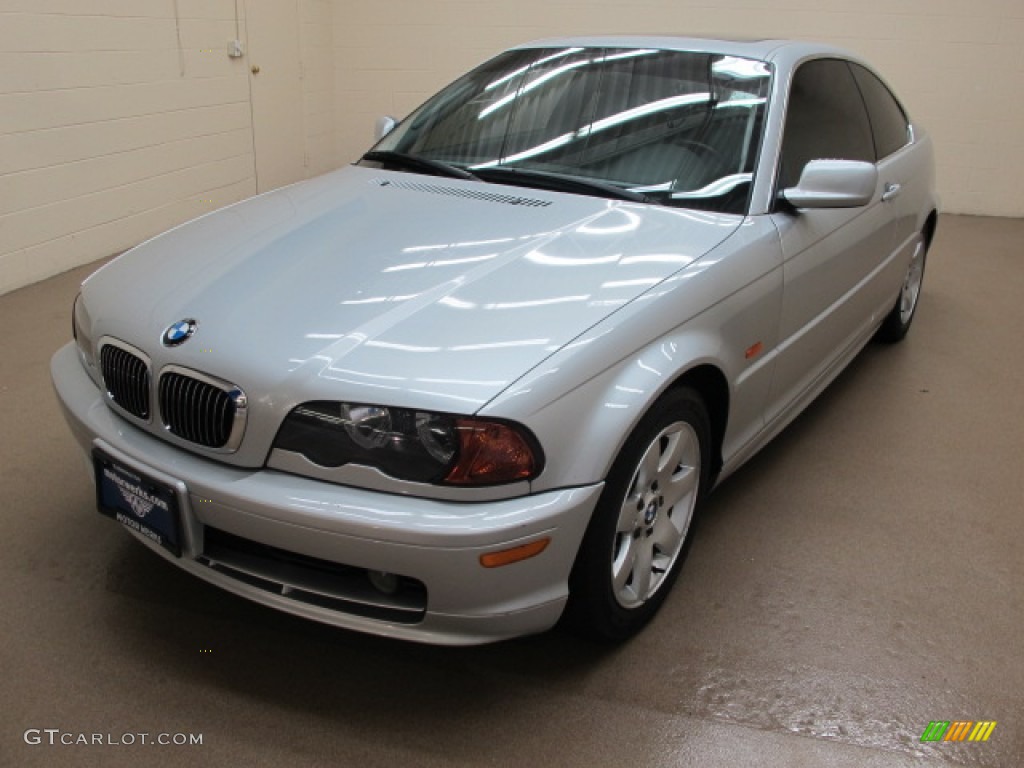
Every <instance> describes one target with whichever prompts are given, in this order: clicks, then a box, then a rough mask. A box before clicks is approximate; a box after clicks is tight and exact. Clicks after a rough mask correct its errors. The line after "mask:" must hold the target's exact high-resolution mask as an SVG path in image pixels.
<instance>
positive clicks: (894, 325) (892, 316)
mask: <svg viewBox="0 0 1024 768" xmlns="http://www.w3.org/2000/svg"><path fill="white" fill-rule="evenodd" d="M926 252H927V248H926V246H925V241H924V238H922V239H921V240H919V241H918V243H917V246H916V247H915V248H914V255H913V256H912V257H911V258H910V265H909V266H908V267H907V272H906V274H905V275H904V277H903V287H902V288H901V289H900V295H899V297H898V298H897V299H896V304H895V305H894V306H893V308H892V309H891V310H890V311H889V314H888V315H886V317H885V320H883V321H882V325H881V326H880V327H879V329H878V333H877V334H875V338H876V339H878V340H879V341H882V342H886V343H888V344H894V343H895V342H897V341H902V340H903V337H904V336H906V335H907V331H909V330H910V323H911V322H912V321H913V320H914V313H915V312H917V302H918V300H919V299H920V298H921V285H922V283H923V282H924V262H925V255H926Z"/></svg>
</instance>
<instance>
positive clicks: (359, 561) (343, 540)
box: [50, 343, 602, 645]
mask: <svg viewBox="0 0 1024 768" xmlns="http://www.w3.org/2000/svg"><path fill="white" fill-rule="evenodd" d="M50 369H51V374H52V377H53V382H54V386H55V388H56V391H57V396H58V400H59V401H60V403H61V406H62V408H63V410H64V416H65V418H66V419H67V422H68V424H69V425H70V427H71V430H72V432H73V433H74V435H75V438H76V439H77V440H78V442H79V444H80V445H81V446H82V448H83V449H84V450H85V451H86V454H87V455H88V454H89V453H91V452H92V450H93V449H94V448H99V449H100V450H102V451H103V452H105V453H106V454H108V455H110V456H111V457H113V458H115V459H116V460H117V461H119V462H121V463H122V464H124V465H127V466H129V467H133V468H135V469H136V470H137V471H141V472H144V473H146V474H148V475H150V476H152V477H155V478H158V479H160V480H162V481H164V482H166V483H168V484H169V485H173V486H175V487H176V488H178V489H179V493H178V497H179V506H180V508H181V514H182V528H183V535H184V542H183V547H182V550H183V551H182V555H181V557H175V556H174V555H172V554H170V553H169V552H167V551H166V550H164V549H162V548H160V547H158V546H156V545H154V544H152V543H151V542H149V541H148V540H147V539H145V538H144V537H142V536H139V535H137V534H136V535H137V538H139V539H140V540H141V541H144V542H145V543H146V544H147V545H149V546H150V547H151V548H152V549H154V551H157V552H159V553H160V554H161V555H163V556H164V557H166V558H167V559H169V560H170V561H171V562H173V563H174V564H175V565H177V566H179V567H181V568H183V569H185V570H187V571H189V572H191V573H193V574H195V575H196V576H199V577H201V578H203V579H206V580H207V581H209V582H211V583H213V584H216V585H218V586H220V587H223V588H224V589H227V590H229V591H231V592H234V593H236V594H238V595H241V596H243V597H247V598H249V599H252V600H255V601H257V602H260V603H263V604H265V605H269V606H271V607H274V608H277V609H279V610H283V611H287V612H289V613H294V614H297V615H299V616H304V617H306V618H310V619H315V620H317V621H322V622H326V623H328V624H334V625H337V626H341V627H346V628H349V629H354V630H358V631H363V632H370V633H373V634H379V635H386V636H390V637H398V638H405V639H409V640H418V641H422V642H430V643H439V644H449V645H469V644H475V643H485V642H491V641H495V640H500V639H503V638H508V637H514V636H517V635H524V634H530V633H534V632H540V631H543V630H545V629H548V628H550V627H551V626H552V625H553V624H554V623H555V622H556V621H557V620H558V618H559V616H560V615H561V613H562V609H563V607H564V605H565V601H566V598H567V597H568V577H569V571H570V569H571V568H572V563H573V560H574V559H575V556H576V552H577V550H578V548H579V544H580V541H581V540H582V538H583V533H584V531H585V529H586V526H587V523H588V522H589V520H590V516H591V513H592V511H593V509H594V505H595V504H596V503H597V499H598V496H599V495H600V492H601V487H602V486H601V484H596V485H591V486H586V487H581V488H570V489H563V490H556V491H550V492H546V493H541V494H536V495H531V496H525V497H521V498H516V499H505V500H500V501H490V502H479V503H461V502H449V501H436V500H432V499H420V498H411V497H406V496H398V495H390V494H383V493H377V492H373V491H366V490H361V489H357V488H348V487H343V486H338V485H333V484H330V483H325V482H321V481H318V480H313V479H309V478H305V477H299V476H296V475H290V474H286V473H283V472H278V471H275V470H271V469H266V468H260V469H255V470H247V469H239V468H237V467H231V466H227V465H224V464H221V463H218V462H216V461H211V460H209V459H206V458H203V457H201V456H197V455H194V454H192V453H189V452H187V451H184V450H182V449H180V448H177V447H175V446H172V445H170V444H168V443H164V442H162V441H160V440H158V439H156V438H154V437H152V436H151V435H149V434H146V433H145V432H143V431H141V430H139V429H137V428H135V427H134V426H132V425H131V424H129V423H128V422H127V421H125V420H124V419H122V418H120V417H119V416H117V415H116V414H115V413H113V411H111V409H110V408H108V407H107V405H106V404H105V402H104V400H103V397H102V394H101V392H100V391H99V390H98V389H97V388H96V386H95V384H94V383H93V382H92V380H91V379H90V378H89V377H88V375H87V374H86V372H85V370H84V369H83V367H82V365H81V363H80V362H79V358H78V353H77V350H76V349H75V345H74V343H68V344H67V345H65V346H64V347H62V348H61V349H60V350H58V352H57V353H56V354H55V355H54V356H53V359H52V361H51V363H50ZM90 474H91V468H90ZM213 532H216V533H217V535H218V536H219V537H221V535H222V534H226V535H227V537H228V538H229V539H231V540H244V543H245V544H246V545H247V549H249V551H250V553H251V549H252V548H248V544H249V543H252V544H253V547H254V548H255V549H257V550H262V551H266V552H269V551H274V552H277V551H281V550H283V551H284V555H285V556H286V557H287V556H288V555H290V554H297V555H299V556H300V558H301V559H302V560H304V561H306V562H312V563H314V567H316V566H315V564H316V563H318V562H321V563H322V562H323V561H327V563H338V564H344V565H345V566H350V567H351V573H357V572H358V570H359V569H366V570H367V571H376V572H387V573H393V574H400V575H402V576H405V577H408V578H409V579H415V580H418V581H419V582H422V584H423V585H424V586H425V588H426V604H425V610H424V611H423V612H422V613H421V615H420V616H418V617H417V618H416V620H415V622H414V623H408V622H400V621H393V620H388V619H387V618H379V617H376V618H375V617H372V616H367V615H359V614H358V613H353V612H350V611H347V610H344V609H340V610H339V609H338V606H339V605H341V604H343V603H344V601H341V602H339V601H337V600H330V599H313V600H311V599H309V596H310V595H311V594H312V595H313V596H314V597H317V596H319V597H329V596H330V594H331V593H332V588H331V586H330V584H329V582H330V580H331V578H332V577H331V576H329V575H328V576H324V574H323V573H319V574H315V575H316V578H312V579H311V578H309V576H310V573H309V571H308V570H306V571H303V573H301V574H299V576H298V581H299V582H300V584H299V586H302V587H303V588H302V589H292V588H291V587H293V586H295V583H294V582H295V579H292V578H290V577H288V576H287V575H286V576H280V575H279V572H280V569H277V568H275V569H273V570H274V573H273V574H270V573H269V572H262V571H261V570H260V568H261V567H263V566H261V565H260V555H259V554H257V555H256V556H251V554H246V555H245V557H243V561H244V562H243V563H242V565H241V569H239V568H238V567H232V568H228V569H224V568H217V567H212V566H214V565H215V561H216V560H217V557H215V556H214V555H212V554H211V553H210V552H207V551H206V550H207V548H208V542H207V539H210V540H211V541H212V539H213V536H212V533H213ZM208 533H209V534H210V535H209V536H208ZM541 536H546V537H550V539H551V542H550V544H549V545H548V547H547V548H546V549H545V550H544V551H543V552H542V553H541V554H539V555H537V556H535V557H532V558H530V559H528V560H524V561H522V562H518V563H514V564H512V565H507V566H504V567H499V568H484V567H482V566H481V565H480V556H481V555H482V554H485V553H488V552H494V551H496V550H502V549H507V548H509V547H513V546H515V545H517V544H519V543H524V542H528V541H531V540H534V539H536V538H538V537H541ZM236 537H240V539H236ZM209 546H212V545H209ZM271 548H273V550H271ZM312 559H315V561H314V560H312ZM238 565H239V563H238V562H235V563H233V566H238ZM285 571H286V572H291V573H294V569H291V571H288V569H287V568H286V569H285ZM351 573H350V575H351ZM346 578H348V577H346ZM275 585H276V586H275ZM360 588H361V589H363V590H365V589H366V585H365V584H363V585H361V587H360ZM371 591H372V590H371Z"/></svg>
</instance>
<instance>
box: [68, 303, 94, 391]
mask: <svg viewBox="0 0 1024 768" xmlns="http://www.w3.org/2000/svg"><path fill="white" fill-rule="evenodd" d="M71 333H72V335H73V336H74V337H75V344H76V345H78V354H79V357H81V359H82V364H83V365H85V369H86V370H87V371H89V373H90V375H93V374H94V372H95V369H96V349H95V347H94V346H93V343H92V335H91V334H92V322H91V321H90V320H89V313H88V312H86V311H85V302H84V301H82V294H78V295H77V296H75V304H74V307H73V308H72V310H71ZM93 377H94V378H95V376H93Z"/></svg>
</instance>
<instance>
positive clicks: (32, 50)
mask: <svg viewBox="0 0 1024 768" xmlns="http://www.w3.org/2000/svg"><path fill="white" fill-rule="evenodd" d="M280 2H282V3H285V2H291V3H292V4H293V5H294V6H295V9H296V11H295V12H296V13H297V14H299V38H300V47H301V56H302V60H303V78H302V91H303V94H302V95H303V123H304V133H305V135H304V136H301V137H297V140H298V141H303V142H305V150H306V170H307V173H308V174H309V175H315V174H317V173H322V172H324V171H327V170H330V169H331V168H334V167H336V166H337V165H338V164H339V163H340V162H341V161H340V156H339V155H338V152H337V146H338V145H337V131H336V128H335V125H334V119H335V114H336V112H335V107H334V98H335V91H336V88H335V74H336V69H335V65H334V59H335V44H334V38H333V33H334V22H333V19H334V10H335V8H334V3H333V0H280ZM245 21H246V19H245V0H237V1H236V0H0V293H4V292H6V291H8V290H12V289H14V288H17V287H19V286H22V285H26V284H28V283H31V282H34V281H36V280H39V279H42V278H44V277H47V276H49V275H52V274H56V273H58V272H61V271H64V270H66V269H70V268H71V267H74V266H77V265H79V264H84V263H86V262H89V261H92V260H95V259H98V258H101V257H103V256H108V255H110V254H113V253H117V252H118V251H122V250H124V249H126V248H129V247H131V246H132V245H135V244H136V243H138V242H140V241H142V240H145V239H146V238H148V237H151V236H153V235H155V234H157V233H159V232H161V231H163V230H165V229H168V228H170V227H172V226H174V225H176V224H179V223H181V222H183V221H186V220H188V219H191V218H194V217H195V216H198V215H200V214H202V213H205V212H207V211H209V210H211V209H213V208H216V207H220V206H222V205H226V204H228V203H232V202H235V201H237V200H241V199H243V198H246V197H249V196H250V195H253V194H255V193H256V176H255V166H254V157H253V137H252V114H251V110H250V91H249V74H248V59H247V58H241V59H230V58H228V57H227V43H228V41H229V40H233V39H235V38H236V37H237V38H240V39H242V40H243V41H245V40H246V29H245Z"/></svg>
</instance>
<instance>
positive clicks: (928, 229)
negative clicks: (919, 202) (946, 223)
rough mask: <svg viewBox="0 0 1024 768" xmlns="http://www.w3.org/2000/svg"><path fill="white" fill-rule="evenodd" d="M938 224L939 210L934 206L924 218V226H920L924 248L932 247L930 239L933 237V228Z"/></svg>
mask: <svg viewBox="0 0 1024 768" xmlns="http://www.w3.org/2000/svg"><path fill="white" fill-rule="evenodd" d="M938 226H939V212H938V211H936V210H935V209H934V208H933V209H932V211H931V213H929V214H928V217H927V218H926V219H925V220H924V226H923V227H922V228H921V234H923V235H924V247H925V250H930V249H931V247H932V240H933V239H934V238H935V230H936V229H937V228H938Z"/></svg>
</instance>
